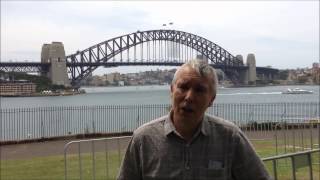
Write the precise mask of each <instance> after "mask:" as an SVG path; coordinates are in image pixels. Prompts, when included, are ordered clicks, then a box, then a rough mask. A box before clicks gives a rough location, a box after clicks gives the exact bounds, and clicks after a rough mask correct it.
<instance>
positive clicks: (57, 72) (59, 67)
mask: <svg viewBox="0 0 320 180" xmlns="http://www.w3.org/2000/svg"><path fill="white" fill-rule="evenodd" d="M41 63H50V64H51V65H50V67H49V71H48V72H45V73H44V74H43V75H46V76H47V77H48V78H50V79H51V81H52V84H55V85H64V86H65V87H70V81H69V79H68V73H67V65H66V54H65V51H64V46H63V44H62V42H52V43H51V44H43V46H42V50H41Z"/></svg>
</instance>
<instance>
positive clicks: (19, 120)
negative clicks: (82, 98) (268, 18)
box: [0, 102, 320, 141]
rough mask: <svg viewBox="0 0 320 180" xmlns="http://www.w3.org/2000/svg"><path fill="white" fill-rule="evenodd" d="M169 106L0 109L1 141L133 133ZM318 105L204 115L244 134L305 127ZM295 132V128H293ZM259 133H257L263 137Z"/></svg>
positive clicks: (250, 107)
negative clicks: (223, 122)
mask: <svg viewBox="0 0 320 180" xmlns="http://www.w3.org/2000/svg"><path fill="white" fill-rule="evenodd" d="M169 109H170V105H166V104H164V105H128V106H119V105H112V106H110V105H105V106H71V107H65V106H61V107H39V108H12V109H0V141H19V140H26V139H40V138H49V137H56V136H69V135H77V134H91V133H117V132H128V131H133V130H134V129H135V128H137V127H138V126H140V125H142V124H143V123H146V122H148V121H150V120H152V119H154V118H156V117H159V116H162V115H165V114H167V113H168V111H169ZM319 109H320V107H319V104H318V103H311V102H310V103H264V104H243V103H241V104H214V105H213V106H212V107H210V108H208V110H207V113H209V114H212V115H216V116H220V117H222V118H224V119H227V120H230V121H232V122H234V123H235V124H236V125H238V126H239V127H240V128H242V129H243V130H245V131H264V132H263V133H264V134H268V132H269V131H274V130H277V129H279V128H280V129H281V128H284V127H286V128H287V129H288V130H290V129H292V127H294V126H297V125H300V127H298V128H302V126H303V128H304V129H305V128H307V127H309V126H310V123H314V124H316V123H319V121H320V120H319V117H320V115H319ZM296 129H297V128H296ZM263 133H260V134H263Z"/></svg>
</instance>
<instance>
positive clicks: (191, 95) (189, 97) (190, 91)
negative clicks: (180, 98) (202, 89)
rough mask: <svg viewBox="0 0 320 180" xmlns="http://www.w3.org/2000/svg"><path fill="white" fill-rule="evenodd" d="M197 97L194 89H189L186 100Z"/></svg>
mask: <svg viewBox="0 0 320 180" xmlns="http://www.w3.org/2000/svg"><path fill="white" fill-rule="evenodd" d="M194 98H195V94H194V91H193V90H192V89H189V90H188V91H187V93H186V96H185V100H187V101H193V100H194Z"/></svg>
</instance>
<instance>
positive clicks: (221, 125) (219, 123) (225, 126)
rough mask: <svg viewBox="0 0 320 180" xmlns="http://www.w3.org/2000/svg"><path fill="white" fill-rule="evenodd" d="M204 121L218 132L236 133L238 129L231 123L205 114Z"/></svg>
mask: <svg viewBox="0 0 320 180" xmlns="http://www.w3.org/2000/svg"><path fill="white" fill-rule="evenodd" d="M206 119H207V121H208V123H209V125H210V126H213V127H217V129H220V130H226V131H232V132H238V131H239V130H240V129H239V128H238V126H236V125H235V124H234V123H232V122H231V121H228V120H225V119H223V118H221V117H217V116H213V115H209V114H206Z"/></svg>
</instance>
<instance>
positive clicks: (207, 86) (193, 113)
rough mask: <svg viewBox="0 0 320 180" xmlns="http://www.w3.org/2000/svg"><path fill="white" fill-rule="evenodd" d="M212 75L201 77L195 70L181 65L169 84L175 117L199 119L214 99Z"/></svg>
mask: <svg viewBox="0 0 320 180" xmlns="http://www.w3.org/2000/svg"><path fill="white" fill-rule="evenodd" d="M212 88H213V87H212V77H210V78H207V77H201V76H200V74H198V73H197V72H196V70H194V69H192V68H191V67H189V66H183V67H181V69H180V70H179V72H178V74H177V76H176V81H175V83H174V84H172V85H171V100H172V107H173V113H174V116H175V117H179V118H182V119H185V120H192V121H201V119H202V117H203V115H204V113H205V111H206V109H207V107H209V106H210V105H211V103H212V102H213V100H214V98H215V97H214V95H213V89H212Z"/></svg>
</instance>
